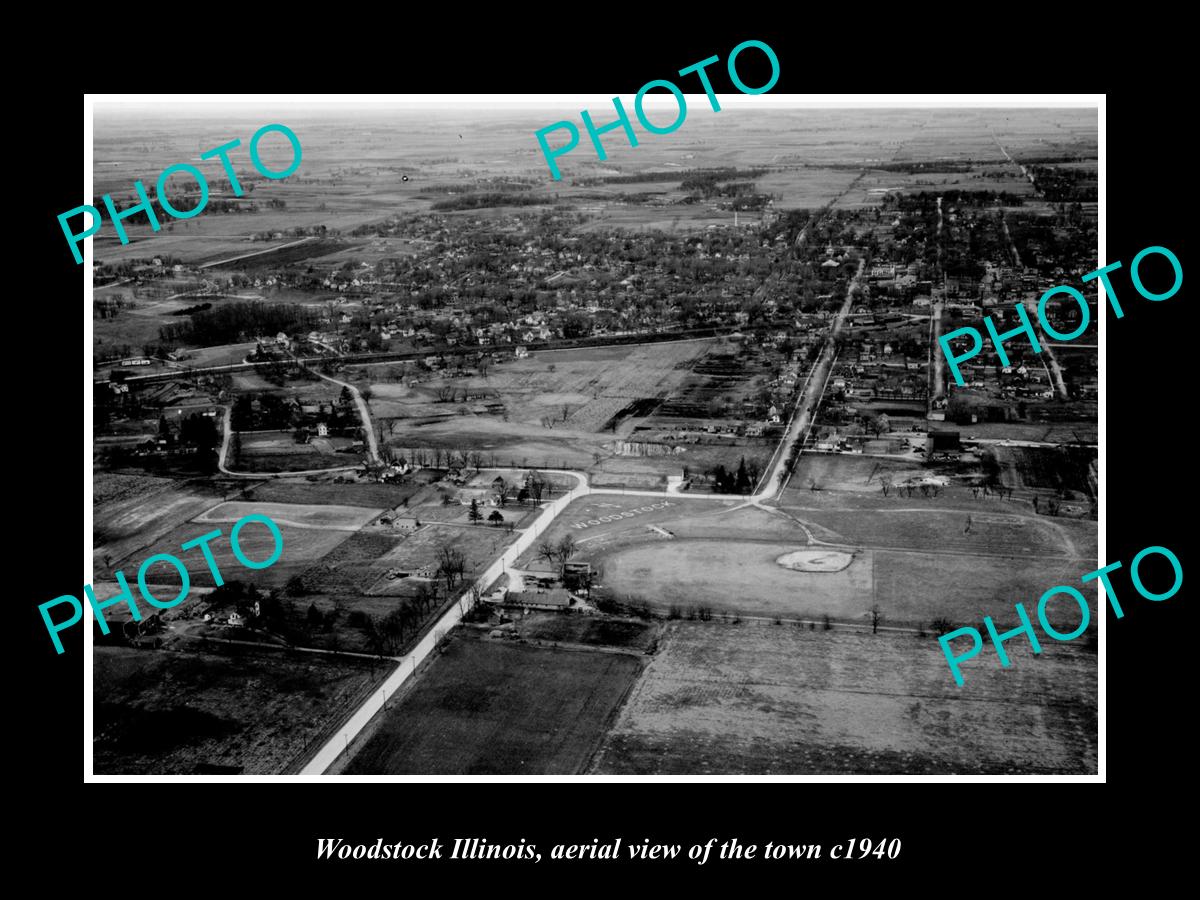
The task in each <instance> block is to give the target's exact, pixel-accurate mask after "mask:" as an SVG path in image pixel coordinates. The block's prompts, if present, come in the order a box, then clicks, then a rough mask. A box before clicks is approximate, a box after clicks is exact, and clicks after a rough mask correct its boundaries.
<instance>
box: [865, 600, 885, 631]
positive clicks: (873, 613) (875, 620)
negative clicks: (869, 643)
mask: <svg viewBox="0 0 1200 900" xmlns="http://www.w3.org/2000/svg"><path fill="white" fill-rule="evenodd" d="M867 615H869V616H870V617H871V634H878V633H879V623H880V622H881V621H882V620H883V610H881V609H880V608H879V604H878V603H876V604H875V605H874V606H872V607H871V609H870V610H869V611H868V612H867Z"/></svg>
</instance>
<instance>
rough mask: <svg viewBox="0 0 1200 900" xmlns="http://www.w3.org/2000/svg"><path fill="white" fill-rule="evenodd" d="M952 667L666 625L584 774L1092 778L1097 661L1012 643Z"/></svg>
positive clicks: (884, 639)
mask: <svg viewBox="0 0 1200 900" xmlns="http://www.w3.org/2000/svg"><path fill="white" fill-rule="evenodd" d="M1010 656H1011V658H1012V666H1011V667H1010V668H1008V669H1002V668H1001V667H1000V665H999V663H998V662H997V660H996V658H995V656H994V655H990V656H986V655H981V656H980V657H978V658H977V659H976V660H974V661H973V662H972V663H967V664H966V665H964V676H965V678H966V683H965V684H964V686H963V687H961V688H959V687H956V685H955V683H954V680H953V678H952V677H951V674H950V670H949V667H948V666H947V664H946V660H945V657H944V656H943V655H942V652H941V650H940V648H939V646H938V643H937V641H936V640H934V639H933V638H925V639H920V638H916V637H909V636H891V635H889V636H884V635H882V634H880V635H870V634H851V633H847V632H841V631H838V630H834V631H821V630H816V631H809V630H807V629H802V628H798V627H795V626H786V625H784V626H775V625H726V624H718V623H692V622H676V623H672V624H671V625H670V626H669V628H668V633H667V636H666V638H665V639H664V641H663V643H662V645H661V646H660V649H659V652H658V654H657V655H656V656H655V657H654V658H653V660H652V661H651V662H650V665H649V666H648V667H647V669H646V672H645V674H644V675H643V676H642V678H641V680H640V681H639V682H638V683H637V685H636V686H635V687H634V689H633V691H632V693H631V694H630V697H629V700H628V701H627V703H626V704H625V705H624V707H623V708H622V710H621V713H620V715H619V717H618V719H617V723H616V725H615V727H614V728H613V730H612V731H611V732H610V733H609V734H608V735H607V736H606V738H605V740H604V745H603V747H602V749H601V751H600V753H599V754H598V756H597V757H596V761H595V763H594V764H593V766H592V768H591V769H590V772H592V773H597V774H636V775H657V774H685V773H686V774H724V773H738V774H783V773H794V774H878V773H896V772H904V773H911V774H935V773H936V774H943V773H961V774H1014V773H1037V774H1044V773H1072V774H1086V773H1094V772H1095V771H1096V744H1097V716H1096V700H1097V678H1096V656H1095V654H1093V653H1091V652H1089V651H1087V650H1086V649H1085V648H1084V647H1083V646H1082V643H1081V642H1074V643H1071V644H1057V645H1054V646H1050V647H1045V648H1044V649H1043V652H1042V654H1041V655H1040V656H1033V655H1032V653H1030V652H1029V651H1028V645H1027V644H1026V645H1019V644H1018V645H1015V646H1014V649H1013V651H1012V652H1011V653H1010Z"/></svg>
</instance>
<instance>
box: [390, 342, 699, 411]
mask: <svg viewBox="0 0 1200 900" xmlns="http://www.w3.org/2000/svg"><path fill="white" fill-rule="evenodd" d="M711 344H712V341H711V340H710V339H703V340H695V341H673V342H663V343H656V344H643V345H634V346H625V347H588V348H578V349H572V350H562V351H560V350H546V351H539V352H535V353H532V354H530V355H529V356H528V357H527V358H525V359H518V360H514V361H511V362H506V363H504V364H503V365H500V366H496V367H494V368H492V369H490V370H489V372H488V375H487V377H486V378H484V377H479V376H474V377H469V378H439V379H435V380H432V381H427V382H422V383H421V384H418V385H415V386H411V387H410V386H407V385H402V384H388V383H382V384H375V385H372V388H371V390H372V398H371V410H372V413H373V414H374V415H377V416H380V417H383V418H391V417H403V418H405V419H414V418H420V417H440V416H451V417H453V416H456V415H457V411H458V407H459V406H461V405H464V404H461V403H458V402H453V403H451V402H445V401H441V400H440V399H439V392H440V391H441V390H443V389H449V388H451V387H452V388H454V389H455V390H456V391H458V392H462V391H464V390H465V391H468V392H470V393H472V394H479V395H487V396H489V397H492V396H494V397H496V398H498V399H499V400H500V401H501V402H502V403H503V404H504V409H505V413H506V415H507V417H508V420H509V423H511V424H512V425H514V426H518V427H516V428H514V433H515V434H526V433H527V432H526V430H525V428H524V427H527V426H533V427H534V428H536V429H537V431H535V432H533V433H534V434H538V433H539V432H541V431H542V430H545V425H544V424H543V423H544V422H546V421H547V420H549V421H552V422H553V423H554V426H555V428H559V427H561V428H565V429H568V430H573V431H582V432H600V431H602V430H603V428H604V425H605V423H606V422H608V420H609V419H610V418H611V417H612V416H613V415H614V414H615V413H616V412H617V411H619V410H620V409H622V408H623V407H625V406H627V405H629V404H630V403H632V402H633V401H634V400H639V399H643V398H655V397H662V396H666V395H667V394H669V393H670V392H671V391H672V390H673V389H675V388H676V387H677V386H678V385H679V384H681V383H682V382H683V380H684V378H685V377H686V375H687V373H688V371H689V370H690V367H691V364H692V363H693V362H694V361H695V360H696V359H698V358H700V357H701V356H703V355H704V353H706V352H707V351H708V349H709V347H710V346H711ZM465 405H467V406H468V407H470V406H473V405H474V403H473V402H468V403H466V404H465ZM564 412H565V413H566V416H565V418H564V415H563V414H564ZM522 426H524V427H522Z"/></svg>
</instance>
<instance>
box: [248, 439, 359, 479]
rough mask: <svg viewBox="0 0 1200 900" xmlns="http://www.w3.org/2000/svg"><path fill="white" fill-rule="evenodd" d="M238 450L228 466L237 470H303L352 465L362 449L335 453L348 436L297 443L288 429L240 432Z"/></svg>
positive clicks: (346, 444) (343, 446)
mask: <svg viewBox="0 0 1200 900" xmlns="http://www.w3.org/2000/svg"><path fill="white" fill-rule="evenodd" d="M239 439H240V441H241V450H240V451H239V452H237V453H236V454H234V453H231V454H230V455H231V457H236V458H233V459H231V461H230V462H229V467H230V468H231V469H234V470H235V471H239V472H304V471H308V470H309V469H332V468H336V467H339V466H353V465H355V464H357V463H358V462H360V461H361V460H362V458H363V454H362V453H338V452H336V451H337V450H339V449H343V448H345V447H349V446H350V444H352V443H353V439H352V438H348V437H328V438H313V440H312V441H311V442H310V443H308V444H297V443H296V441H295V439H294V438H293V436H292V432H290V431H281V432H269V433H265V434H260V433H254V434H251V433H242V434H240V435H239Z"/></svg>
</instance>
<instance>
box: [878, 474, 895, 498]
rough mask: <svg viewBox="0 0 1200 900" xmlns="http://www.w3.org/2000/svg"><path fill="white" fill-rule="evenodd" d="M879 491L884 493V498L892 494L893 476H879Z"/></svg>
mask: <svg viewBox="0 0 1200 900" xmlns="http://www.w3.org/2000/svg"><path fill="white" fill-rule="evenodd" d="M879 489H880V490H881V491H883V496H885V497H886V496H887V495H888V494H889V493H890V492H891V490H892V476H891V475H880V476H879Z"/></svg>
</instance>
